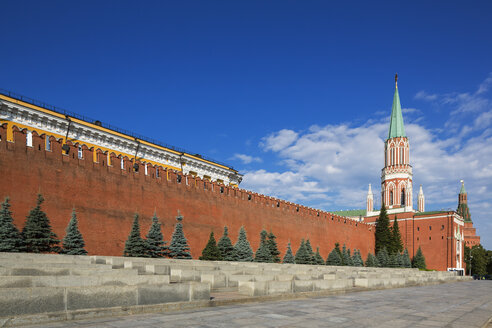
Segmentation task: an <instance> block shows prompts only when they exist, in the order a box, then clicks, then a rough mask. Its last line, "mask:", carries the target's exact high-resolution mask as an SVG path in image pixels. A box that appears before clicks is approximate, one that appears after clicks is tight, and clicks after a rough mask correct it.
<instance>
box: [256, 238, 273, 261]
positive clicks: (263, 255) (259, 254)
mask: <svg viewBox="0 0 492 328" xmlns="http://www.w3.org/2000/svg"><path fill="white" fill-rule="evenodd" d="M267 236H268V233H267V232H266V230H262V231H261V232H260V246H259V247H258V250H257V251H256V254H255V262H265V263H273V258H272V253H271V252H270V248H268V244H267V240H266V239H267Z"/></svg>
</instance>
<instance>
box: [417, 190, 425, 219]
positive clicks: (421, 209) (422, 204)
mask: <svg viewBox="0 0 492 328" xmlns="http://www.w3.org/2000/svg"><path fill="white" fill-rule="evenodd" d="M418 207H419V208H418V211H419V212H425V197H424V191H423V190H422V185H420V190H419V195H418Z"/></svg>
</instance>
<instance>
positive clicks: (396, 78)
mask: <svg viewBox="0 0 492 328" xmlns="http://www.w3.org/2000/svg"><path fill="white" fill-rule="evenodd" d="M395 86H396V87H398V73H396V74H395Z"/></svg>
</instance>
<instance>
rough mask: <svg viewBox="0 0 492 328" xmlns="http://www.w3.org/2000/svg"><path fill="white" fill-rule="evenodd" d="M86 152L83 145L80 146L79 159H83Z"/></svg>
mask: <svg viewBox="0 0 492 328" xmlns="http://www.w3.org/2000/svg"><path fill="white" fill-rule="evenodd" d="M83 156H84V153H83V152H82V146H79V159H82V157H83Z"/></svg>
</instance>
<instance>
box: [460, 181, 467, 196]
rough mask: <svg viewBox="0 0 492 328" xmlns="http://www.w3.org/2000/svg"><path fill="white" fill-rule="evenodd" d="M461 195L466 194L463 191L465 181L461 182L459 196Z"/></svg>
mask: <svg viewBox="0 0 492 328" xmlns="http://www.w3.org/2000/svg"><path fill="white" fill-rule="evenodd" d="M461 194H466V190H465V181H463V180H461V190H460V195H461Z"/></svg>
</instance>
